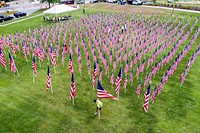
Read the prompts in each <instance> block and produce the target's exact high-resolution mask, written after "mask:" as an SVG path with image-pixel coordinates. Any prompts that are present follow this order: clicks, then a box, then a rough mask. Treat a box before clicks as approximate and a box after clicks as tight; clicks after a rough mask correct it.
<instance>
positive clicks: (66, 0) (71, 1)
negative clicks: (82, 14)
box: [60, 0, 75, 4]
mask: <svg viewBox="0 0 200 133" xmlns="http://www.w3.org/2000/svg"><path fill="white" fill-rule="evenodd" d="M74 1H75V0H61V1H60V2H61V3H62V4H74Z"/></svg>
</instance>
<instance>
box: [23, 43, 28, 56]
mask: <svg viewBox="0 0 200 133" xmlns="http://www.w3.org/2000/svg"><path fill="white" fill-rule="evenodd" d="M22 52H23V54H24V58H25V59H26V57H27V56H26V45H24V44H22Z"/></svg>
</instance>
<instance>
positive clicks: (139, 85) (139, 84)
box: [136, 81, 141, 96]
mask: <svg viewBox="0 0 200 133" xmlns="http://www.w3.org/2000/svg"><path fill="white" fill-rule="evenodd" d="M140 89H141V81H140V82H139V83H138V87H137V89H136V94H138V96H139V95H140Z"/></svg>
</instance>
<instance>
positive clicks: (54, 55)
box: [38, 49, 56, 67]
mask: <svg viewBox="0 0 200 133" xmlns="http://www.w3.org/2000/svg"><path fill="white" fill-rule="evenodd" d="M50 55H51V63H52V66H54V67H56V54H55V52H54V51H53V49H51V54H50ZM38 57H39V59H40V58H41V57H40V52H38Z"/></svg>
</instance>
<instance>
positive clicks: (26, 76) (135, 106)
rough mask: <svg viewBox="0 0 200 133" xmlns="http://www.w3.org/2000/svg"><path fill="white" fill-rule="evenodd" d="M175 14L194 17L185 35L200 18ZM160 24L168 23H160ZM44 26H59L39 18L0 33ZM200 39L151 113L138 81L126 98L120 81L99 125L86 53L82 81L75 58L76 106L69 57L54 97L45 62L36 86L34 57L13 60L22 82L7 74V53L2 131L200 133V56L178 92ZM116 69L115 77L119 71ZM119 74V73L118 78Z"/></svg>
mask: <svg viewBox="0 0 200 133" xmlns="http://www.w3.org/2000/svg"><path fill="white" fill-rule="evenodd" d="M86 7H87V9H86V13H87V14H88V15H89V14H93V13H99V12H106V13H109V12H113V11H114V12H116V11H118V12H128V13H135V14H138V13H143V14H144V15H146V16H147V17H148V15H149V14H152V13H155V15H156V16H158V17H160V18H162V16H164V15H165V16H166V21H167V19H168V18H169V16H170V13H171V12H168V11H167V10H158V9H146V8H144V7H143V8H142V7H136V6H119V5H113V4H110V5H109V4H96V5H93V6H91V4H88V5H86ZM119 9H120V10H119ZM40 12H41V11H39V13H40ZM67 14H68V13H67ZM176 15H178V18H181V17H184V19H183V22H185V21H186V20H187V19H188V18H190V17H191V21H190V23H189V24H188V26H187V28H186V30H187V29H188V28H189V27H190V26H191V25H192V24H193V22H194V19H195V18H196V17H198V16H199V14H194V13H182V12H175V14H174V16H173V17H175V16H176ZM72 16H73V18H74V19H77V20H78V21H79V18H80V17H84V15H83V14H82V10H78V11H75V12H72ZM160 23H164V22H162V21H160ZM175 23H177V21H176V22H175ZM182 24H183V23H182ZM40 25H42V26H43V27H45V26H47V25H49V26H50V25H52V26H53V25H55V23H46V22H43V20H42V17H41V16H40V17H36V18H33V19H30V20H26V21H23V22H20V23H16V24H12V25H9V26H7V27H0V34H4V35H8V34H13V33H14V32H16V31H18V32H24V30H26V31H28V28H30V29H31V30H32V29H34V28H36V27H37V28H38V27H40ZM199 25H200V22H198V23H197V24H196V25H195V27H194V29H193V31H192V33H191V34H190V36H189V37H188V39H187V40H186V42H184V43H183V44H182V45H181V46H180V47H179V49H178V52H177V53H176V55H175V56H174V57H173V60H174V59H175V57H176V56H177V55H178V53H179V52H181V51H182V50H183V48H184V46H185V45H186V44H188V42H189V41H190V39H191V37H192V35H193V34H194V32H195V31H196V30H197V28H198V26H199ZM73 36H74V35H73ZM199 40H200V35H198V37H197V39H196V40H195V42H194V44H193V46H192V48H191V49H190V50H189V52H188V53H187V54H186V56H185V57H184V58H183V60H182V61H181V62H180V64H179V65H178V68H177V69H176V70H175V72H174V75H173V76H172V77H170V78H169V80H168V82H167V83H166V84H165V86H164V88H163V90H162V93H161V94H160V95H159V96H156V99H155V102H154V103H152V102H151V101H150V103H149V111H148V113H144V112H143V110H142V105H143V101H144V98H143V94H144V92H145V90H144V89H143V87H142V89H141V95H140V97H139V98H138V96H137V94H136V93H135V90H136V88H137V85H138V82H139V80H136V78H135V77H134V81H133V86H131V84H130V83H128V85H127V92H126V93H125V92H124V88H123V82H122V84H121V91H120V99H119V101H118V102H116V101H114V100H112V99H102V100H101V101H102V102H103V104H104V107H103V109H102V111H101V119H100V120H98V118H97V116H94V115H93V113H94V111H95V109H96V105H95V104H94V102H93V100H94V99H95V98H96V88H95V90H93V89H92V86H91V80H90V78H89V77H88V74H87V66H86V60H85V57H84V53H83V50H81V54H82V76H80V73H79V72H78V65H77V56H74V57H73V68H74V71H75V83H76V90H77V96H76V97H75V105H74V106H73V105H72V102H71V100H70V99H69V90H70V82H71V76H70V74H69V73H68V55H67V56H66V58H65V66H64V67H63V66H62V65H61V57H59V58H58V60H57V67H56V73H54V71H53V67H52V66H51V76H52V86H53V90H54V93H53V94H51V92H50V91H49V92H46V86H45V84H46V71H47V65H46V64H47V61H46V59H45V60H44V62H42V67H41V68H39V65H38V62H37V68H38V69H37V70H38V76H37V78H36V84H33V82H32V69H31V58H30V57H29V56H28V60H29V63H26V61H25V59H24V58H23V54H22V50H21V53H17V58H14V59H15V63H16V66H17V68H18V71H19V73H20V77H18V76H17V75H15V74H13V73H12V72H10V71H9V68H8V60H7V57H8V55H7V54H6V55H5V57H6V63H7V68H8V71H5V69H4V68H3V67H2V66H1V67H0V132H2V133H4V132H19V133H23V132H45V133H46V132H58V133H59V132H70V133H76V132H84V133H92V132H94V133H96V132H100V133H105V132H108V133H112V132H113V133H123V132H130V133H135V132H138V133H143V132H147V133H154V132H161V133H188V132H191V133H197V132H199V130H200V127H199V124H200V115H199V114H200V103H199V101H200V78H199V74H200V69H199V66H200V57H197V58H196V60H195V62H194V64H193V65H192V66H191V68H190V71H189V73H188V74H187V76H186V79H185V82H184V84H183V85H182V87H180V81H179V77H180V74H181V73H182V71H183V70H184V69H185V66H186V65H187V63H188V60H189V58H190V56H191V55H192V54H193V52H194V51H195V50H196V46H197V45H198V44H199ZM6 52H7V51H6ZM171 64H172V60H171V61H170V63H169V64H168V65H166V66H164V67H163V68H162V70H161V71H159V73H158V74H157V75H156V77H155V78H153V79H152V81H153V83H154V84H157V83H158V82H159V81H160V79H161V77H162V76H163V74H164V72H165V71H166V70H167V68H168V67H169V65H171ZM91 65H92V68H91V70H92V71H93V62H92V61H91ZM118 67H119V66H118ZM118 67H117V72H118V70H119V69H118ZM135 67H136V66H134V68H135ZM149 70H150V69H148V71H149ZM92 71H91V72H92ZM110 72H111V71H110ZM117 72H115V78H116V76H117ZM104 73H105V72H103V81H102V86H103V87H104V89H105V90H107V91H109V92H110V93H111V94H113V95H115V92H114V89H112V88H111V85H110V83H109V78H108V77H107V75H105V74H104ZM144 76H145V73H144V74H143V75H141V74H140V76H139V79H140V78H142V79H144Z"/></svg>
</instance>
